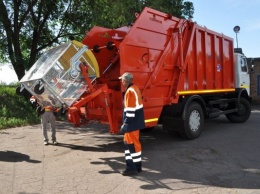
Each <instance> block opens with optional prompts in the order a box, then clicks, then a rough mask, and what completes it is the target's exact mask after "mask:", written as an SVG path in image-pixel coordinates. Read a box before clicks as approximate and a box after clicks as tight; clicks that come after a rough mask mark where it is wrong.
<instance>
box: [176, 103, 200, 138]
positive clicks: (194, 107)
mask: <svg viewBox="0 0 260 194" xmlns="http://www.w3.org/2000/svg"><path fill="white" fill-rule="evenodd" d="M203 125H204V114H203V110H202V108H201V106H200V105H199V104H198V103H197V102H192V103H190V105H189V107H188V108H187V110H186V112H185V120H184V129H183V131H182V132H180V135H181V136H184V137H185V138H187V139H195V138H197V137H199V136H200V134H201V131H202V128H203Z"/></svg>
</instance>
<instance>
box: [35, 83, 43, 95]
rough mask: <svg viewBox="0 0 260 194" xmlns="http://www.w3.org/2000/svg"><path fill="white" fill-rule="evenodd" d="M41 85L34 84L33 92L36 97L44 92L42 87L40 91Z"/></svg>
mask: <svg viewBox="0 0 260 194" xmlns="http://www.w3.org/2000/svg"><path fill="white" fill-rule="evenodd" d="M40 87H41V85H40V84H36V85H35V87H34V92H35V93H36V94H38V95H41V94H42V93H43V92H44V87H42V88H41V89H40Z"/></svg>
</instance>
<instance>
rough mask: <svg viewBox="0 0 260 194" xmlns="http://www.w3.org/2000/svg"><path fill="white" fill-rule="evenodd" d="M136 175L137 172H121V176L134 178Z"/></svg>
mask: <svg viewBox="0 0 260 194" xmlns="http://www.w3.org/2000/svg"><path fill="white" fill-rule="evenodd" d="M137 174H138V172H137V170H125V171H123V172H122V175H123V176H134V175H137Z"/></svg>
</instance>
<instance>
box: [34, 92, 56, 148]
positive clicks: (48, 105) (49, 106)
mask: <svg viewBox="0 0 260 194" xmlns="http://www.w3.org/2000/svg"><path fill="white" fill-rule="evenodd" d="M30 101H31V103H32V104H33V105H34V106H37V112H38V114H39V115H40V116H41V127H42V133H43V143H44V145H48V144H49V139H48V134H47V124H48V123H50V125H51V139H52V143H53V144H54V145H57V144H58V142H57V140H56V118H55V115H54V111H55V107H54V105H53V103H52V102H51V100H50V99H45V100H43V107H41V106H39V105H38V102H37V99H36V98H35V97H34V96H32V97H31V98H30Z"/></svg>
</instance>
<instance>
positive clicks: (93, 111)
mask: <svg viewBox="0 0 260 194" xmlns="http://www.w3.org/2000/svg"><path fill="white" fill-rule="evenodd" d="M124 72H130V73H132V74H133V76H134V79H133V82H134V84H135V85H137V86H138V87H139V88H140V90H141V93H142V96H143V103H144V114H145V124H146V129H151V128H153V127H155V126H157V125H158V124H162V128H163V129H165V130H168V131H169V132H170V133H172V132H174V133H175V132H176V133H178V134H179V135H180V136H181V137H184V138H186V139H195V138H197V137H199V136H200V134H201V132H202V129H203V124H204V120H205V119H207V118H213V117H216V116H219V115H225V116H226V117H227V119H228V120H229V121H231V122H233V123H241V122H245V121H247V120H248V118H249V117H250V114H251V107H250V104H251V97H250V90H249V84H250V83H249V72H248V67H247V63H246V57H245V56H244V55H243V53H242V49H239V48H235V49H234V43H233V39H232V38H230V37H228V36H225V35H224V34H221V33H218V32H215V31H212V30H210V29H207V28H206V27H202V26H199V25H197V24H196V23H194V22H193V21H191V20H185V19H179V18H176V17H174V16H172V15H170V14H166V13H162V12H160V11H157V10H154V9H151V8H148V7H146V8H145V9H144V10H143V11H142V12H141V13H140V14H136V20H135V21H134V23H132V24H131V25H129V26H123V27H120V28H117V29H108V28H103V27H98V26H95V27H93V28H92V29H91V30H90V31H89V32H87V33H86V36H85V38H84V39H83V41H82V42H77V41H71V42H69V43H66V44H63V45H60V46H58V47H55V48H53V49H50V50H48V51H47V52H46V53H45V54H43V56H41V57H40V58H39V60H38V61H37V62H36V63H35V64H34V65H33V66H32V68H31V69H30V70H29V71H28V72H27V73H26V75H25V76H24V77H23V78H22V79H21V80H20V83H21V85H20V87H19V89H18V92H20V93H22V91H23V90H24V89H25V90H27V91H29V92H30V94H31V95H34V96H35V97H36V98H38V100H39V105H41V99H44V98H45V99H46V98H47V99H48V98H50V97H51V98H52V100H53V99H55V104H56V106H59V107H62V110H63V112H62V113H64V114H67V118H68V121H69V122H71V123H73V124H74V126H79V125H83V124H85V123H87V122H89V121H93V120H96V121H100V122H102V123H105V124H108V125H109V129H110V133H118V132H119V127H120V126H121V123H122V92H123V88H122V86H121V82H120V80H119V79H118V77H119V76H120V75H122V74H123V73H124ZM144 130H145V129H144Z"/></svg>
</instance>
